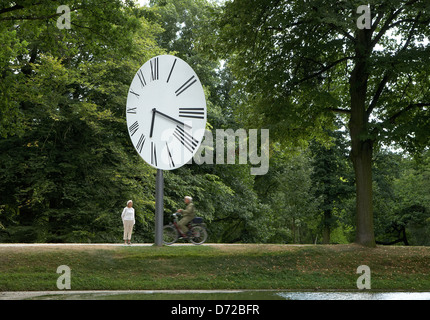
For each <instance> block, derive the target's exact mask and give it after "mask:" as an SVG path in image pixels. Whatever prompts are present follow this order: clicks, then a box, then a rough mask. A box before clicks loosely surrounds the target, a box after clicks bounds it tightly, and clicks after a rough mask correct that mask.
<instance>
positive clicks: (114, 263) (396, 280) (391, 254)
mask: <svg viewBox="0 0 430 320" xmlns="http://www.w3.org/2000/svg"><path fill="white" fill-rule="evenodd" d="M59 265H67V266H69V267H70V268H71V286H72V289H73V290H128V289H130V290H138V289H149V290H151V289H310V290H327V289H343V290H356V289H357V286H356V281H357V278H358V277H359V276H360V274H356V270H357V267H358V266H360V265H367V266H369V267H370V270H371V284H372V289H374V290H408V291H430V248H428V247H377V248H375V249H366V248H362V247H359V246H356V245H330V246H322V245H316V246H313V245H309V246H289V245H234V246H228V245H226V246H181V247H176V246H175V247H161V248H158V247H137V246H136V247H133V246H132V247H109V246H105V247H97V246H85V247H1V248H0V291H21V290H57V287H56V281H57V278H58V277H59V276H60V275H59V274H57V273H56V270H57V267H58V266H59Z"/></svg>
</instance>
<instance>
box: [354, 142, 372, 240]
mask: <svg viewBox="0 0 430 320" xmlns="http://www.w3.org/2000/svg"><path fill="white" fill-rule="evenodd" d="M372 144H373V143H372V142H371V141H369V140H366V141H364V142H362V143H359V144H358V145H359V149H358V150H355V151H356V152H351V155H352V161H353V164H354V171H355V184H356V192H357V195H356V207H357V208H356V210H357V211H356V235H355V242H356V243H358V244H361V245H364V246H367V247H374V246H375V235H374V228H373V202H372ZM357 151H358V152H357Z"/></svg>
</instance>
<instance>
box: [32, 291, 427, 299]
mask: <svg viewBox="0 0 430 320" xmlns="http://www.w3.org/2000/svg"><path fill="white" fill-rule="evenodd" d="M31 299H48V300H63V299H65V300H69V299H71V300H430V292H368V291H363V292H357V291H355V292H285V291H273V290H258V291H248V290H243V291H240V290H238V291H215V292H210V291H205V292H192V291H191V292H184V291H182V292H160V291H145V292H142V291H140V292H127V293H124V292H122V293H115V292H100V293H97V292H92V293H83V292H79V293H76V292H75V293H73V292H70V293H66V292H64V291H63V292H62V294H48V295H43V294H42V295H40V296H33V297H31Z"/></svg>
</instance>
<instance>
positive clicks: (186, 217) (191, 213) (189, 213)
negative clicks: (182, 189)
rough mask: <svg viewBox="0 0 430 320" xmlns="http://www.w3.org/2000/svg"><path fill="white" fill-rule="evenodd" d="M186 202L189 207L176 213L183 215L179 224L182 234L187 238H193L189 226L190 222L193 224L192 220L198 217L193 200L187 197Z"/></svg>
mask: <svg viewBox="0 0 430 320" xmlns="http://www.w3.org/2000/svg"><path fill="white" fill-rule="evenodd" d="M184 202H185V204H186V205H187V207H186V208H185V210H182V209H178V211H176V212H179V213H181V214H182V219H181V220H180V221H179V222H178V227H179V229H181V232H182V233H183V234H184V235H185V236H191V234H190V233H191V232H190V231H189V229H188V227H187V224H188V223H189V222H191V220H193V219H194V217H195V216H196V214H195V209H194V203H193V198H191V197H190V196H186V197H185V198H184Z"/></svg>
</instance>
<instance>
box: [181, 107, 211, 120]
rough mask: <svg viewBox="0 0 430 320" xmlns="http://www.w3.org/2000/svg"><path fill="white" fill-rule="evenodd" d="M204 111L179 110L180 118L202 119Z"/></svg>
mask: <svg viewBox="0 0 430 320" xmlns="http://www.w3.org/2000/svg"><path fill="white" fill-rule="evenodd" d="M204 115H205V111H204V109H203V108H179V116H180V117H181V118H193V119H204V118H205V117H204Z"/></svg>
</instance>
